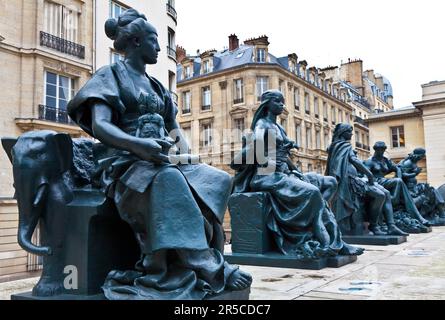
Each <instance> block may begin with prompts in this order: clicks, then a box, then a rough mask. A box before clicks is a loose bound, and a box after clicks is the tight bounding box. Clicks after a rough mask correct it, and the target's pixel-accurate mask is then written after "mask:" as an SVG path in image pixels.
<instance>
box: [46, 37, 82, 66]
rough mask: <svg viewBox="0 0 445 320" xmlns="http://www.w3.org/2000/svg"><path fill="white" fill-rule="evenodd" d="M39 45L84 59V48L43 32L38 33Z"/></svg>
mask: <svg viewBox="0 0 445 320" xmlns="http://www.w3.org/2000/svg"><path fill="white" fill-rule="evenodd" d="M40 45H41V46H45V47H48V48H51V49H55V50H57V51H59V52H63V53H66V54H69V55H72V56H75V57H78V58H80V59H85V47H84V46H81V45H80V44H77V43H74V42H71V41H68V40H65V39H62V38H59V37H56V36H54V35H52V34H49V33H46V32H43V31H40Z"/></svg>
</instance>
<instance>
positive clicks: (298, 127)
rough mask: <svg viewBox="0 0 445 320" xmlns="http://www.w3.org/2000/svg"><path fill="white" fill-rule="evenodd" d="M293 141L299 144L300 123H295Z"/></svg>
mask: <svg viewBox="0 0 445 320" xmlns="http://www.w3.org/2000/svg"><path fill="white" fill-rule="evenodd" d="M295 142H296V143H297V144H298V145H299V146H301V125H300V124H296V125H295Z"/></svg>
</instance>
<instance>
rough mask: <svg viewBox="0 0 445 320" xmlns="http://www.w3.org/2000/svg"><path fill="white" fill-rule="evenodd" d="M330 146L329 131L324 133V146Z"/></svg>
mask: <svg viewBox="0 0 445 320" xmlns="http://www.w3.org/2000/svg"><path fill="white" fill-rule="evenodd" d="M328 147H329V132H326V131H325V133H324V148H325V149H327V148H328Z"/></svg>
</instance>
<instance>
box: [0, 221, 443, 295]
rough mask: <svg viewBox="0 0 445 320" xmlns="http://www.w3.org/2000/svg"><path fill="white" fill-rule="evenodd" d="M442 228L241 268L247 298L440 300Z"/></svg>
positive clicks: (1, 289)
mask: <svg viewBox="0 0 445 320" xmlns="http://www.w3.org/2000/svg"><path fill="white" fill-rule="evenodd" d="M444 243H445V227H436V228H434V231H433V232H432V233H429V234H421V235H411V236H410V237H409V240H408V242H407V243H405V244H402V245H399V246H388V247H378V246H365V248H366V253H365V254H364V255H362V256H360V257H359V259H358V261H357V262H355V263H353V264H350V265H347V266H344V267H342V268H339V269H324V270H320V271H309V270H295V269H280V268H263V267H251V266H243V267H242V268H243V269H244V270H246V271H249V272H251V273H252V275H253V277H254V282H253V285H252V293H251V299H252V300H258V299H261V300H326V299H328V300H332V299H341V300H364V299H375V300H382V299H383V300H386V299H413V300H423V299H425V300H445V246H444ZM37 280H38V279H37V278H31V279H26V280H19V281H13V282H7V283H0V299H2V300H7V299H9V296H10V295H11V294H13V293H19V292H25V291H29V290H30V289H31V288H32V286H33V285H34V284H35V283H36V282H37Z"/></svg>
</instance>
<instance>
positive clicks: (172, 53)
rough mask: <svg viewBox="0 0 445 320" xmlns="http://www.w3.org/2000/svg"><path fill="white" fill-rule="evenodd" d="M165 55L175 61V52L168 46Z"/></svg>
mask: <svg viewBox="0 0 445 320" xmlns="http://www.w3.org/2000/svg"><path fill="white" fill-rule="evenodd" d="M167 55H168V56H169V57H170V58H172V59H173V60H175V61H176V50H175V49H173V48H172V47H170V46H167Z"/></svg>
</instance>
